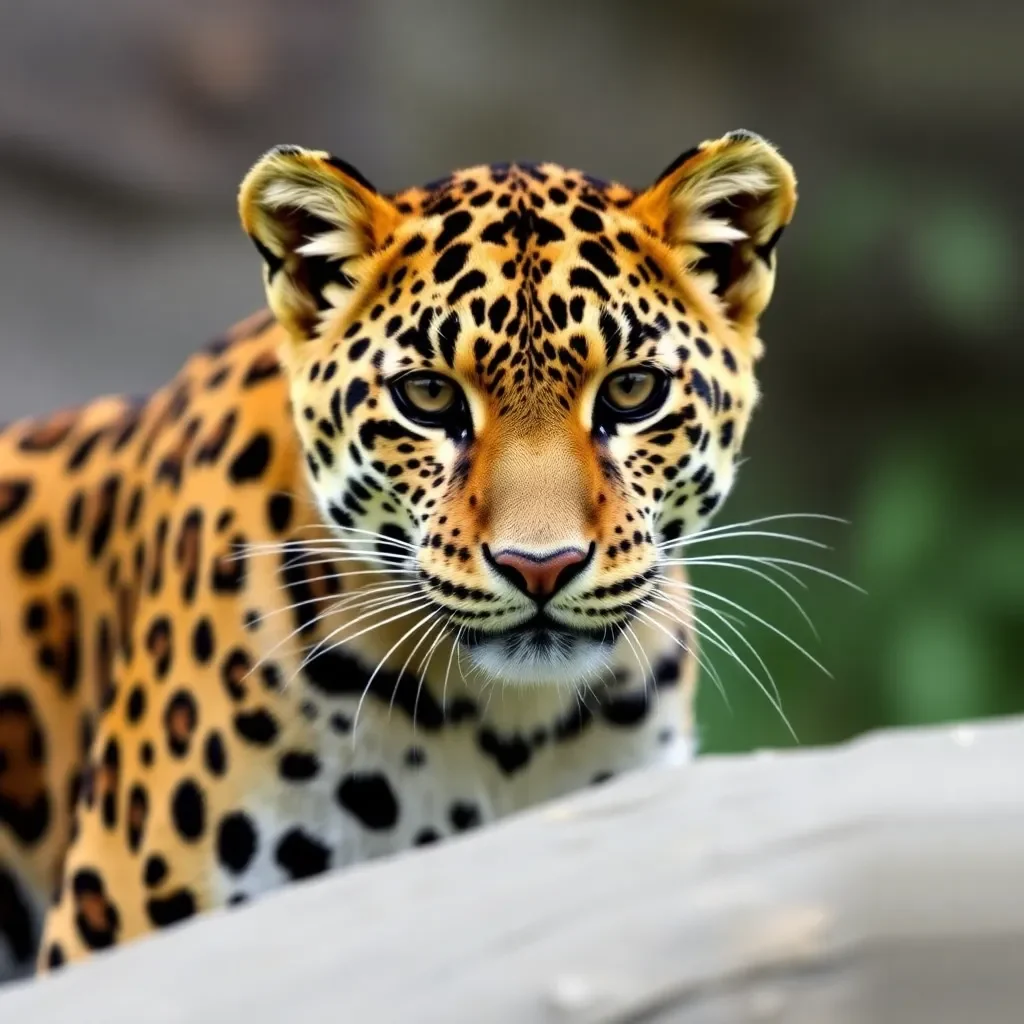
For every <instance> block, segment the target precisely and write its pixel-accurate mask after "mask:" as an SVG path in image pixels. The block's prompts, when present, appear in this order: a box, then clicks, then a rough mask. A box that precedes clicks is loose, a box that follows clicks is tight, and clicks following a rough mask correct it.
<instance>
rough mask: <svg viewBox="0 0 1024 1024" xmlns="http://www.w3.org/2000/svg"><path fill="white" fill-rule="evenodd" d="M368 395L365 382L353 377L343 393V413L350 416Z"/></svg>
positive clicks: (368, 390)
mask: <svg viewBox="0 0 1024 1024" xmlns="http://www.w3.org/2000/svg"><path fill="white" fill-rule="evenodd" d="M369 393H370V387H369V385H368V384H367V383H366V381H365V380H363V378H362V377H354V378H353V379H352V381H351V383H350V384H349V386H348V389H347V390H346V392H345V412H346V413H348V414H349V415H350V416H351V415H352V411H353V409H355V408H357V407H358V406H359V404H360V403H361V402H363V401H365V399H366V396H367V395H368V394H369ZM339 429H340V428H339Z"/></svg>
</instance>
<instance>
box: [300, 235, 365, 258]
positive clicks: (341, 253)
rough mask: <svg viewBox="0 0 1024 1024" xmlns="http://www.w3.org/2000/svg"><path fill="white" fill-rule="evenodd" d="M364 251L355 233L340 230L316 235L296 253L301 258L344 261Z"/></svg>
mask: <svg viewBox="0 0 1024 1024" xmlns="http://www.w3.org/2000/svg"><path fill="white" fill-rule="evenodd" d="M362 250H363V247H362V245H361V244H360V240H359V238H357V237H356V234H355V232H353V231H349V230H346V229H344V228H340V229H339V230H337V231H325V232H324V233H323V234H322V235H314V236H313V237H312V238H310V239H309V240H308V241H306V242H303V244H302V245H300V246H299V247H298V248H297V249H296V250H295V251H296V252H297V253H298V254H299V255H300V256H326V257H327V258H328V259H336V260H343V259H347V258H348V257H350V256H358V255H360V254H361V253H362Z"/></svg>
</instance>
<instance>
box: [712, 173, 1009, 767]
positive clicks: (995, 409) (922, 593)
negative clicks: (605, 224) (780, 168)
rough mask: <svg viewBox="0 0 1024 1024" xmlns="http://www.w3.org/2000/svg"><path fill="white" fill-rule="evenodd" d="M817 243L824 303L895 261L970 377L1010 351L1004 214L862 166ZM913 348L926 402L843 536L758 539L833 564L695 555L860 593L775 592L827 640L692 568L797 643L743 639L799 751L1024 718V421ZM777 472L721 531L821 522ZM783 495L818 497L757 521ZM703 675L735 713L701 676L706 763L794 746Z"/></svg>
mask: <svg viewBox="0 0 1024 1024" xmlns="http://www.w3.org/2000/svg"><path fill="white" fill-rule="evenodd" d="M815 225H816V226H817V228H818V229H819V230H818V232H817V233H815V232H814V230H813V228H812V233H811V238H810V239H809V250H810V251H809V252H805V253H804V258H805V260H807V263H808V266H809V267H810V280H812V281H816V282H817V283H818V284H819V285H822V286H823V287H825V292H826V294H836V293H841V292H842V291H843V290H844V289H849V288H850V287H852V284H851V280H852V278H853V277H854V276H855V274H856V272H857V268H862V267H863V266H864V265H865V262H870V261H871V259H872V258H873V257H874V256H875V255H877V254H878V253H880V252H882V251H883V250H884V249H885V248H886V247H891V246H892V245H893V243H894V242H895V243H896V245H897V246H898V247H899V252H900V254H901V261H900V262H901V267H900V271H901V281H900V284H901V286H906V287H908V288H911V289H913V290H914V295H913V298H914V302H915V303H916V304H917V305H919V306H921V307H922V308H923V313H924V317H925V318H927V319H930V320H931V321H932V322H934V323H935V324H939V325H941V329H942V332H943V336H944V337H945V338H946V339H947V340H949V339H952V340H953V341H954V343H955V345H956V346H957V347H962V350H963V351H965V352H966V353H968V357H973V358H974V360H975V362H974V363H973V366H977V357H978V347H979V338H980V337H981V336H983V335H987V336H989V337H992V336H996V337H998V335H999V333H1000V332H1002V333H1004V334H1005V333H1006V324H1007V322H1008V319H1007V317H1008V312H1009V310H1010V307H1011V304H1012V302H1013V298H1014V290H1015V280H1016V278H1017V276H1018V275H1017V270H1018V269H1019V268H1018V267H1017V265H1016V263H1015V255H1014V250H1013V247H1012V241H1011V238H1010V232H1011V226H1012V225H1011V222H1010V221H1009V220H1007V218H1006V217H1005V215H1004V214H1003V211H1002V209H1001V206H1000V202H999V198H998V196H994V195H986V194H984V193H983V192H980V191H979V190H973V191H972V190H964V189H962V188H961V189H960V190H955V189H954V188H953V187H952V185H947V184H946V183H944V182H942V181H941V180H928V181H923V182H914V181H913V180H912V179H911V178H910V177H908V176H907V175H906V174H904V173H903V172H902V171H901V170H900V169H899V168H898V167H892V166H888V167H884V166H883V167H881V168H871V167H860V168H854V169H853V171H851V173H850V174H849V175H846V176H840V177H839V178H838V179H837V180H836V182H835V183H834V188H833V190H832V193H831V195H830V196H828V197H826V201H825V202H823V203H822V204H821V208H820V209H818V210H817V211H816V215H815ZM826 228H827V230H826ZM808 257H809V258H808ZM919 331H920V334H921V336H920V337H916V338H913V339H907V338H904V337H900V336H899V335H896V334H895V332H894V336H893V337H892V339H891V341H892V345H893V347H894V349H895V350H897V351H903V352H906V351H912V352H914V353H915V354H919V355H918V362H917V364H916V365H915V364H911V365H912V373H913V374H915V375H916V377H917V379H918V382H919V386H918V387H917V388H916V390H915V391H908V392H907V393H906V395H905V405H906V407H905V409H903V410H902V411H903V416H902V417H900V416H899V410H897V412H896V415H893V413H892V412H890V413H889V416H888V418H887V422H886V428H885V430H884V431H883V432H882V434H881V436H880V437H878V438H877V439H875V441H874V442H873V444H872V445H871V446H870V447H869V448H868V450H867V452H866V453H865V454H864V455H863V456H862V458H863V459H864V462H863V465H862V467H861V471H860V472H859V473H858V474H856V475H855V476H854V485H853V489H852V494H851V496H850V500H849V502H846V501H842V499H840V500H841V504H842V507H843V508H844V509H849V510H850V511H848V512H844V514H846V515H849V516H850V517H851V519H852V521H851V522H850V524H849V525H848V526H841V525H838V524H833V523H827V522H824V521H814V520H807V519H803V520H799V519H798V520H792V521H788V522H787V521H780V522H774V523H771V524H765V525H764V526H762V527H761V528H762V529H767V530H773V529H775V530H780V529H781V530H787V531H793V532H796V533H801V534H803V535H805V536H807V537H810V538H816V539H818V540H827V541H828V542H829V543H830V544H832V545H834V546H835V549H836V550H835V551H834V552H828V551H822V550H819V549H815V548H812V547H808V546H802V545H797V544H795V543H793V542H789V543H784V542H772V541H769V540H768V539H762V540H761V541H760V542H757V543H751V542H750V541H749V540H746V541H743V542H741V541H736V542H732V543H730V542H729V541H727V540H722V541H719V542H716V543H711V544H707V545H701V546H699V547H695V548H694V550H693V554H694V555H703V554H706V553H710V550H711V549H714V550H715V552H716V553H718V552H721V553H722V554H723V555H726V554H735V553H741V552H743V553H747V554H748V555H749V554H757V555H772V556H778V557H782V558H790V559H800V560H804V561H806V562H808V563H810V564H811V565H814V566H817V567H819V568H821V569H824V570H827V571H829V572H832V573H836V574H839V575H843V576H845V577H847V578H849V579H850V580H852V581H853V582H855V583H856V584H857V585H858V586H860V587H862V588H864V590H865V591H866V594H863V595H861V594H857V593H855V592H854V591H852V589H850V588H847V587H844V586H842V585H840V584H838V583H836V582H833V581H831V580H829V579H828V578H826V577H825V576H823V575H821V574H820V573H815V572H812V571H809V570H797V572H798V574H799V575H800V576H801V577H803V579H804V581H805V582H806V585H807V589H806V590H804V589H802V588H801V587H799V586H797V585H795V584H794V583H793V582H792V581H791V580H786V579H783V578H781V577H776V578H777V579H778V581H779V582H781V583H783V584H785V585H786V586H787V587H788V588H789V589H790V590H791V591H792V592H793V594H794V596H795V597H797V598H798V599H799V600H800V601H801V602H802V603H803V604H804V606H805V608H806V609H807V611H808V613H809V617H810V618H811V619H812V620H813V622H814V624H815V626H816V627H817V629H818V631H819V632H820V639H816V638H815V637H814V635H813V633H812V632H811V631H810V629H809V628H808V626H807V624H806V623H805V622H803V621H801V618H800V616H799V614H797V613H796V612H795V610H794V608H793V606H792V603H791V602H790V601H789V600H788V599H787V598H786V597H785V596H784V595H783V594H781V592H780V591H779V590H778V588H773V587H771V586H769V585H767V584H765V583H763V582H762V581H759V580H758V579H756V578H755V577H754V576H753V575H752V574H750V573H741V572H737V571H734V570H730V569H727V568H722V567H695V570H694V572H693V578H694V581H695V584H696V585H698V586H700V587H703V588H707V589H714V590H716V592H718V593H720V594H722V595H723V596H724V597H725V598H726V599H728V600H729V601H732V602H736V603H737V604H741V605H744V606H745V607H747V608H749V609H750V610H751V611H752V612H753V613H754V614H756V615H757V616H759V617H760V618H762V619H764V620H766V621H767V622H770V623H772V624H773V625H774V626H776V627H777V628H778V629H780V630H782V631H784V632H785V633H787V634H788V635H789V636H790V637H791V638H792V640H793V642H788V641H787V640H785V639H783V638H782V637H780V636H779V635H777V634H775V633H773V632H772V631H771V630H769V629H766V628H765V627H764V626H761V625H758V624H757V623H756V622H748V624H747V626H746V627H744V631H745V633H746V635H747V636H748V639H749V640H750V641H751V643H752V644H753V645H754V646H755V647H756V649H757V653H758V655H759V656H760V657H761V658H762V659H763V660H764V662H765V664H766V665H767V668H768V670H770V672H771V673H772V675H773V677H774V680H775V683H776V684H777V686H778V689H779V691H780V692H781V702H782V709H783V711H784V712H785V714H786V717H787V718H788V719H789V721H790V722H791V723H792V725H793V729H794V731H795V733H796V735H797V737H799V742H800V743H804V744H807V743H814V744H817V743H827V742H834V741H837V740H842V739H845V738H848V737H850V736H853V735H855V734H857V733H858V732H861V731H863V730H865V729H868V728H877V727H884V726H897V725H909V724H917V723H937V722H947V721H953V720H959V719H964V718H975V717H985V716H991V715H999V714H1008V713H1015V712H1016V713H1019V712H1022V711H1024V685H1022V683H1024V516H1022V515H1021V508H1022V507H1024V506H1022V504H1021V497H1022V495H1021V491H1022V490H1024V474H1021V472H1020V468H1019V466H1020V450H1021V444H1022V443H1024V429H1022V423H1024V419H1022V416H1021V414H1020V412H1019V411H1016V409H1015V408H1014V407H1013V406H1010V407H1007V405H1006V403H1005V402H1001V401H1000V400H999V399H998V396H996V395H993V394H992V393H991V391H990V390H988V391H987V390H986V386H985V385H983V384H976V385H975V386H974V387H972V383H973V382H972V380H971V376H970V375H971V373H972V363H971V362H969V361H967V357H965V363H964V366H963V370H962V373H961V375H960V376H959V377H957V376H953V377H950V376H949V373H948V367H949V364H946V368H945V376H943V373H942V372H941V371H939V370H936V369H935V367H934V366H933V365H931V364H930V362H929V359H928V355H927V352H928V345H929V343H930V342H931V340H932V339H931V338H929V337H928V334H927V331H926V330H925V329H924V328H923V327H919ZM982 351H984V349H982ZM990 351H991V350H990ZM876 358H877V357H876ZM953 366H954V369H955V363H954V364H953ZM865 376H866V375H865ZM808 382H810V384H811V386H813V375H811V374H808V375H806V376H805V386H808ZM943 388H945V389H946V390H945V393H944V391H943ZM922 394H924V395H927V396H928V397H927V398H926V399H923V400H922V398H921V395H922ZM872 397H873V396H871V395H870V394H869V395H866V397H865V400H866V401H867V402H869V403H870V402H871V401H872ZM877 407H878V408H882V406H881V403H877ZM874 408H875V407H872V411H873V409H874ZM762 414H763V413H762ZM753 429H754V431H755V432H756V431H757V423H756V421H755V425H754V428H753ZM830 437H831V435H830V434H829V433H827V432H826V433H825V434H824V440H823V441H819V442H818V444H817V445H816V447H818V448H820V447H821V446H822V445H824V446H827V445H828V443H829V438H830ZM768 458H769V459H771V460H772V462H771V465H770V466H769V467H767V469H768V473H767V475H763V476H762V477H761V478H755V479H754V480H753V481H752V486H751V487H750V488H745V487H740V488H739V492H738V493H737V494H736V496H735V498H734V500H733V502H732V503H731V504H730V506H729V507H728V512H727V515H726V517H723V520H722V521H725V519H726V518H728V519H729V520H731V521H737V520H743V519H747V518H753V517H755V516H758V515H768V514H771V513H775V512H792V511H826V509H822V508H820V507H818V508H816V507H815V503H819V504H820V502H821V501H822V500H823V498H824V497H825V496H824V494H823V491H822V488H821V486H820V485H819V486H817V487H816V486H815V483H814V481H813V480H811V479H807V478H806V476H804V475H803V474H809V472H810V471H809V470H808V467H807V465H805V464H804V463H803V462H801V460H796V462H795V464H791V463H790V462H788V461H787V460H786V459H784V458H782V457H780V456H779V455H776V454H773V453H769V454H768ZM769 480H770V483H769ZM787 492H788V493H801V492H802V493H804V494H807V495H809V497H806V498H805V499H803V504H801V506H800V507H799V508H793V507H782V508H776V507H774V506H773V507H770V508H766V507H765V505H764V503H765V501H766V500H771V501H773V502H776V503H777V502H778V500H779V497H778V496H779V495H780V493H787ZM741 543H742V546H741ZM746 564H748V565H749V564H751V563H746ZM762 568H764V566H762ZM790 568H792V566H790ZM719 607H722V608H724V609H725V610H730V607H731V606H725V605H721V604H719ZM703 620H704V621H706V622H708V623H713V624H714V625H715V626H716V627H717V628H718V629H719V631H720V633H722V634H724V635H725V636H726V637H727V638H728V639H729V640H730V641H731V643H732V645H733V646H734V648H735V649H736V651H737V653H738V654H741V655H742V656H743V658H744V660H745V661H746V662H747V663H748V665H749V666H750V668H751V669H752V670H754V671H755V672H756V673H758V674H761V675H762V676H763V672H761V670H760V668H759V666H758V664H757V661H756V658H755V656H753V655H752V654H751V652H750V651H749V650H748V649H746V648H744V646H743V644H742V643H741V642H739V641H738V640H737V638H736V637H735V634H734V633H730V631H729V629H728V628H727V627H724V626H723V625H722V623H721V622H720V621H719V620H717V619H716V618H715V617H714V616H713V615H712V616H710V618H709V617H708V616H707V615H705V616H704V617H703ZM797 643H798V644H800V645H801V646H804V647H805V648H806V649H807V651H808V653H809V654H811V655H813V656H814V657H815V658H817V659H818V660H820V661H821V662H823V663H824V665H825V666H826V667H827V668H828V670H829V672H830V673H831V674H832V676H833V678H829V677H828V675H826V674H824V673H823V672H822V671H821V670H820V669H819V668H817V667H816V666H815V665H814V664H813V663H812V662H811V661H810V660H809V658H808V657H806V656H805V655H804V654H802V653H801V652H800V651H799V650H797V648H796V646H795V644H797ZM703 656H705V657H707V658H708V659H709V660H711V661H712V662H713V664H714V665H715V666H716V667H717V669H718V671H719V672H720V674H721V676H722V680H723V684H724V689H725V691H726V695H727V697H728V704H727V703H726V701H725V700H724V699H723V698H722V695H721V694H720V693H718V692H717V688H716V686H715V683H714V682H713V680H712V679H710V678H709V676H708V673H706V672H705V673H704V674H703V676H702V688H701V693H700V697H699V711H698V720H699V722H700V726H701V745H702V749H703V750H705V751H727V750H744V749H749V748H751V747H762V746H787V745H792V744H794V743H796V742H798V741H797V740H796V739H795V738H794V736H793V735H792V734H791V733H790V731H789V730H788V728H787V726H786V724H785V722H784V721H783V719H782V716H781V715H780V714H779V713H778V712H777V711H776V710H775V709H774V708H773V707H772V704H771V702H770V701H769V699H768V697H767V696H766V695H765V694H764V693H763V692H759V691H758V686H757V684H756V683H755V681H754V680H753V679H752V678H751V675H750V673H748V672H747V671H746V670H744V669H741V668H739V667H738V666H736V665H735V664H732V663H731V661H730V659H729V657H728V656H726V655H725V654H724V653H723V652H722V651H720V650H718V651H716V650H714V649H709V645H707V644H705V645H704V655H703ZM770 688H771V687H770V685H769V689H770Z"/></svg>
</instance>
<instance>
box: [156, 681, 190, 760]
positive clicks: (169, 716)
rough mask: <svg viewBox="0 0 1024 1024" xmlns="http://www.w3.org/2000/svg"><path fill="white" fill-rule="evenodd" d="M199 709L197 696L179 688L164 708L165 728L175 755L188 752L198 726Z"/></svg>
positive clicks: (179, 755) (168, 742) (168, 743)
mask: <svg viewBox="0 0 1024 1024" xmlns="http://www.w3.org/2000/svg"><path fill="white" fill-rule="evenodd" d="M197 716H198V709H197V708H196V701H195V698H194V697H193V696H192V694H190V693H189V692H188V691H187V690H177V691H175V693H174V695H173V696H172V697H171V699H170V700H169V701H168V702H167V706H166V707H165V708H164V729H165V730H166V732H167V746H168V748H169V749H170V751H171V753H172V754H173V755H174V756H175V757H184V756H185V754H186V753H188V747H189V743H190V742H191V741H192V733H193V732H194V731H195V728H196V719H197Z"/></svg>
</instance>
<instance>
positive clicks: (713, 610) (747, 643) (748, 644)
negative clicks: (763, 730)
mask: <svg viewBox="0 0 1024 1024" xmlns="http://www.w3.org/2000/svg"><path fill="white" fill-rule="evenodd" d="M693 601H694V604H695V606H696V607H697V608H699V609H701V610H702V611H706V612H708V613H709V614H711V615H714V616H715V617H716V618H718V619H719V620H720V621H721V622H723V623H724V624H725V625H726V626H727V627H728V628H729V629H731V630H732V632H733V633H735V634H736V636H737V637H739V639H740V641H741V642H742V643H743V644H744V646H745V647H746V648H747V649H748V650H749V651H750V653H751V654H753V656H754V658H755V659H756V660H757V663H758V664H759V665H760V666H761V669H762V671H763V672H764V674H765V675H766V676H767V677H768V682H769V683H770V684H771V687H772V693H773V694H774V695H775V703H776V704H778V707H779V710H780V713H781V709H782V695H781V694H780V693H779V687H778V684H777V683H776V682H775V677H774V676H773V675H772V673H771V669H769V668H768V666H767V665H766V664H765V661H764V658H762V657H761V655H760V654H759V653H758V651H757V648H755V647H754V645H753V644H752V643H751V642H750V641H749V640H748V639H747V638H746V637H745V636H744V635H743V633H742V631H741V630H740V629H739V628H738V627H737V626H736V625H734V624H733V623H732V622H730V621H729V619H728V617H727V616H726V615H724V614H723V613H722V612H720V611H719V610H718V609H717V608H712V607H711V605H709V604H705V603H704V602H703V601H699V600H697V599H696V598H693ZM702 626H703V628H704V629H706V630H708V631H709V632H710V633H712V634H713V635H714V637H715V639H716V640H718V641H719V642H720V643H721V644H722V645H723V647H724V648H725V649H726V650H727V652H728V653H729V654H730V655H731V656H732V657H733V658H734V659H735V660H736V661H737V662H739V663H740V664H743V661H742V659H741V658H740V657H739V655H738V654H737V653H736V651H735V650H733V648H732V645H731V644H729V642H728V641H727V640H725V638H724V637H722V635H721V634H720V633H718V632H717V631H716V630H715V629H713V628H712V627H711V626H710V625H708V623H707V622H703V623H702ZM748 671H749V669H748ZM758 685H760V683H759V684H758Z"/></svg>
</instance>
